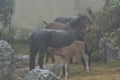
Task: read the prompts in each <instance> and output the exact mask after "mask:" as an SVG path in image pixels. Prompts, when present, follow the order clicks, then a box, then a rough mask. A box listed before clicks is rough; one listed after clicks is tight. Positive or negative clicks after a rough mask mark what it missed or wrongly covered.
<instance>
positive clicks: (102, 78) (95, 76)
mask: <svg viewBox="0 0 120 80" xmlns="http://www.w3.org/2000/svg"><path fill="white" fill-rule="evenodd" d="M62 80H65V79H62ZM67 80H120V62H116V63H112V64H94V65H92V66H91V70H90V73H86V72H85V70H84V68H83V67H82V66H78V65H70V71H69V78H68V79H67Z"/></svg>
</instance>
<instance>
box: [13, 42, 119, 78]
mask: <svg viewBox="0 0 120 80" xmlns="http://www.w3.org/2000/svg"><path fill="white" fill-rule="evenodd" d="M14 49H15V51H16V53H17V54H22V53H23V54H28V53H29V49H28V45H25V44H24V43H23V44H22V43H21V45H19V44H16V45H15V46H14ZM55 59H56V62H58V63H60V62H61V60H60V59H61V58H60V57H59V56H55ZM62 80H65V79H64V78H62ZM66 80H120V61H118V62H114V63H111V64H102V63H97V64H92V65H91V69H90V73H86V72H85V70H84V68H83V66H82V65H79V66H78V65H75V64H71V65H70V66H69V78H68V79H66Z"/></svg>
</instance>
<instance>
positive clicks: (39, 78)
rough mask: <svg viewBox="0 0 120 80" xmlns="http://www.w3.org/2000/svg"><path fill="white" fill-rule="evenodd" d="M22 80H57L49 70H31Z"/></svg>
mask: <svg viewBox="0 0 120 80" xmlns="http://www.w3.org/2000/svg"><path fill="white" fill-rule="evenodd" d="M24 80H59V78H58V77H57V76H56V75H55V74H54V73H53V72H51V71H50V70H43V69H33V70H31V71H30V72H29V73H28V74H27V75H26V76H25V79H24Z"/></svg>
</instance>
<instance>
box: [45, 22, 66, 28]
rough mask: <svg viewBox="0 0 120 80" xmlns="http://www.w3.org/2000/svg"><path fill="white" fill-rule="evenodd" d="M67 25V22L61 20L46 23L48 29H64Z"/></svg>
mask: <svg viewBox="0 0 120 80" xmlns="http://www.w3.org/2000/svg"><path fill="white" fill-rule="evenodd" d="M65 27H67V24H63V23H60V22H50V23H48V24H47V25H46V29H63V28H65Z"/></svg>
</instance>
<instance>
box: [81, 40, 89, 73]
mask: <svg viewBox="0 0 120 80" xmlns="http://www.w3.org/2000/svg"><path fill="white" fill-rule="evenodd" d="M85 49H86V45H85V43H84V42H83V43H81V49H80V50H81V55H82V57H83V60H84V61H85V67H86V70H87V72H89V57H88V55H87V53H85V52H86V51H85Z"/></svg>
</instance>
